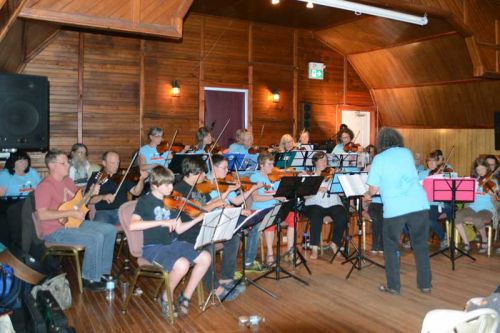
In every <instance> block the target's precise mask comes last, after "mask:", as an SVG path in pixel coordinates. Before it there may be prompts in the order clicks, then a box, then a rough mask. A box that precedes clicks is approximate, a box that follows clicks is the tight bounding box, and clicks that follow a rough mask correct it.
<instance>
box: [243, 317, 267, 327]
mask: <svg viewBox="0 0 500 333" xmlns="http://www.w3.org/2000/svg"><path fill="white" fill-rule="evenodd" d="M238 320H239V323H240V325H241V326H253V327H255V326H259V324H260V323H263V322H265V321H266V319H265V318H264V317H261V316H259V315H251V316H240V317H239V318H238Z"/></svg>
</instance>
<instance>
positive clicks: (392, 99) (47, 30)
mask: <svg viewBox="0 0 500 333" xmlns="http://www.w3.org/2000/svg"><path fill="white" fill-rule="evenodd" d="M357 1H358V2H362V3H365V4H370V5H375V6H378V7H383V8H387V9H393V10H398V11H403V12H408V13H413V14H416V15H423V14H424V13H426V14H427V15H428V17H429V24H428V25H426V26H423V27H420V26H415V25H411V24H407V23H402V22H398V21H393V20H389V19H383V18H379V17H373V16H369V15H361V16H357V15H355V14H354V13H352V12H348V11H343V10H337V9H333V8H327V7H324V6H319V5H316V6H315V7H314V8H313V9H307V8H305V3H303V2H299V1H296V0H281V3H280V4H279V5H278V6H273V5H271V0H169V1H168V2H166V1H164V0H100V1H98V2H96V1H92V0H0V29H1V30H0V68H2V69H3V70H8V71H19V69H20V68H22V64H23V63H25V62H26V59H28V58H29V56H30V52H31V53H33V52H36V50H37V49H39V48H40V47H42V46H43V45H44V44H43V43H44V41H47V40H49V39H50V37H51V36H53V35H54V33H55V32H56V31H57V30H58V29H59V28H60V27H61V26H64V25H73V26H77V27H85V28H88V27H90V28H94V29H100V30H111V31H126V32H129V33H130V32H131V33H135V34H142V35H144V34H147V35H154V36H163V37H170V38H172V37H173V38H179V37H181V36H182V18H184V17H185V15H186V13H187V12H188V10H190V11H191V12H196V13H202V14H205V15H216V16H224V17H230V18H235V19H244V20H251V21H255V22H261V23H267V24H273V25H280V26H287V27H292V28H301V29H308V30H311V31H313V33H314V34H315V36H316V37H317V38H319V39H321V40H322V41H323V42H324V43H325V44H327V45H328V46H330V47H331V48H332V49H335V50H336V51H338V52H339V53H341V54H343V55H344V56H345V57H346V59H347V60H348V61H349V62H350V63H351V65H352V66H353V68H354V69H355V70H356V72H357V73H358V75H359V76H360V77H361V79H362V80H363V82H364V83H365V84H366V86H367V87H368V88H369V89H370V92H371V94H372V96H373V99H374V103H375V104H376V106H377V108H378V110H379V111H380V119H381V122H382V125H386V126H406V127H412V126H413V127H415V126H416V127H492V126H493V121H492V119H493V116H492V114H493V112H495V111H500V97H499V96H500V94H499V93H498V92H499V91H500V80H499V79H500V1H499V0H468V1H463V0H357ZM21 6H22V8H21ZM42 21H44V22H46V23H42ZM19 40H22V42H19ZM263 47H265V46H263ZM311 60H312V59H311ZM471 114H472V115H473V116H471Z"/></svg>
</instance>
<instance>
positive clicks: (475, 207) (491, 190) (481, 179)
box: [455, 157, 497, 253]
mask: <svg viewBox="0 0 500 333" xmlns="http://www.w3.org/2000/svg"><path fill="white" fill-rule="evenodd" d="M490 174H491V171H490V169H489V166H488V163H487V162H486V160H485V159H484V158H481V157H479V158H477V159H476V160H475V161H474V164H473V174H472V175H473V177H476V178H477V179H478V187H477V192H476V199H475V201H474V202H472V203H469V204H467V205H466V207H465V208H463V209H461V210H459V211H458V212H457V215H456V217H455V223H456V227H457V230H458V233H459V234H460V237H462V240H463V242H464V250H465V251H470V244H469V240H468V239H467V236H466V234H465V229H464V223H465V222H472V224H474V227H475V228H476V230H478V231H479V233H480V235H481V246H480V249H479V253H486V252H487V250H488V248H487V247H488V244H487V243H486V242H485V240H486V228H485V227H486V225H487V224H489V223H490V221H491V219H492V218H493V215H494V214H495V205H494V201H495V198H496V188H497V182H496V180H495V179H490V178H489V176H490Z"/></svg>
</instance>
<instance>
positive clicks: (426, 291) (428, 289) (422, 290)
mask: <svg viewBox="0 0 500 333" xmlns="http://www.w3.org/2000/svg"><path fill="white" fill-rule="evenodd" d="M420 291H421V292H422V293H423V294H430V293H431V292H432V288H431V287H429V288H420Z"/></svg>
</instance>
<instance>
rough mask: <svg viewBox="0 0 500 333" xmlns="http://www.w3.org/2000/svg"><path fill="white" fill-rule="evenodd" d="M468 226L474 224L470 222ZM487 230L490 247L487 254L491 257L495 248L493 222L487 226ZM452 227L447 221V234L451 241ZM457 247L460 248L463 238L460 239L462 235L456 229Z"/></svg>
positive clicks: (467, 223)
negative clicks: (493, 247)
mask: <svg viewBox="0 0 500 333" xmlns="http://www.w3.org/2000/svg"><path fill="white" fill-rule="evenodd" d="M465 224H466V225H471V226H472V223H470V222H467V221H466V222H465ZM485 228H486V232H487V237H488V247H487V254H488V257H490V256H491V249H492V246H493V221H491V222H490V224H487V225H486V226H485ZM450 229H451V227H450V223H449V222H448V221H446V234H447V235H448V239H450V236H451V235H450V233H451V231H450ZM454 236H455V245H456V246H458V245H459V244H460V241H461V238H460V234H459V233H458V231H457V230H456V229H455V235H454Z"/></svg>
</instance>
